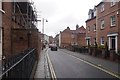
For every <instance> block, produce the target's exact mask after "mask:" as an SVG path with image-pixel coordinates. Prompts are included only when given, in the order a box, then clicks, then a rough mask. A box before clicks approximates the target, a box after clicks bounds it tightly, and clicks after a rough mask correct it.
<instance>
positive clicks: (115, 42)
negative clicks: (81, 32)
mask: <svg viewBox="0 0 120 80" xmlns="http://www.w3.org/2000/svg"><path fill="white" fill-rule="evenodd" d="M93 11H94V10H93ZM95 12H96V13H95V14H96V18H95V17H93V18H91V19H88V20H87V21H86V26H87V35H86V38H89V36H91V37H92V38H94V37H96V39H95V40H96V42H97V43H98V45H99V46H101V45H102V46H104V45H105V43H107V44H108V47H109V50H110V49H114V50H115V51H116V52H117V51H118V50H119V49H120V46H119V45H120V37H119V35H120V22H119V21H120V1H119V2H100V3H99V4H98V5H97V6H96V11H95ZM92 14H94V12H92ZM92 14H89V16H90V15H92ZM94 24H96V33H95V34H93V30H94V29H93V30H92V29H91V28H93V27H92V25H94ZM89 27H90V29H89ZM92 34H93V35H92ZM95 35H96V36H95ZM86 40H87V39H86ZM90 42H91V44H94V43H93V41H92V39H91V40H90Z"/></svg>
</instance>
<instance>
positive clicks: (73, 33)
mask: <svg viewBox="0 0 120 80" xmlns="http://www.w3.org/2000/svg"><path fill="white" fill-rule="evenodd" d="M85 32H86V29H85V28H84V27H83V26H81V27H79V26H78V25H76V30H70V28H69V27H67V29H65V30H64V31H62V32H60V34H59V46H60V47H61V48H67V47H70V46H75V45H76V46H80V47H81V46H85V35H86V33H85Z"/></svg>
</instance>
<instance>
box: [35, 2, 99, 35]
mask: <svg viewBox="0 0 120 80" xmlns="http://www.w3.org/2000/svg"><path fill="white" fill-rule="evenodd" d="M33 2H34V5H35V7H36V9H37V14H38V19H42V18H44V19H45V20H47V21H48V22H45V21H44V33H45V34H47V35H48V36H53V37H55V35H56V34H59V32H60V31H63V30H64V29H66V28H67V27H68V26H69V27H70V29H71V30H74V29H75V28H76V25H77V24H78V25H79V26H82V25H83V26H84V27H85V28H86V24H85V21H86V20H87V19H88V11H89V9H93V8H94V6H95V5H97V4H99V3H100V2H101V0H33ZM37 27H38V29H39V31H41V32H42V22H38V24H37Z"/></svg>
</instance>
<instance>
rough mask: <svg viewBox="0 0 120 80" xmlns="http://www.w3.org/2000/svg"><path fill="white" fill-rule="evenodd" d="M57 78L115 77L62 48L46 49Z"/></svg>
mask: <svg viewBox="0 0 120 80" xmlns="http://www.w3.org/2000/svg"><path fill="white" fill-rule="evenodd" d="M47 53H48V55H49V58H50V60H51V63H52V66H53V68H54V71H55V75H56V77H57V78H115V77H114V76H112V75H110V74H108V73H107V72H105V71H104V70H102V69H99V67H96V66H94V65H91V64H90V63H88V62H86V61H84V60H81V59H79V58H77V57H74V56H71V55H70V54H67V53H66V52H64V51H62V50H58V51H51V50H50V49H48V51H47Z"/></svg>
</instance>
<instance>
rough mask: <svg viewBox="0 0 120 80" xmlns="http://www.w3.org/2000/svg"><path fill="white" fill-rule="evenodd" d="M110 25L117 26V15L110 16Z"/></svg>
mask: <svg viewBox="0 0 120 80" xmlns="http://www.w3.org/2000/svg"><path fill="white" fill-rule="evenodd" d="M110 26H111V27H113V26H116V17H115V15H113V16H110Z"/></svg>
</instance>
